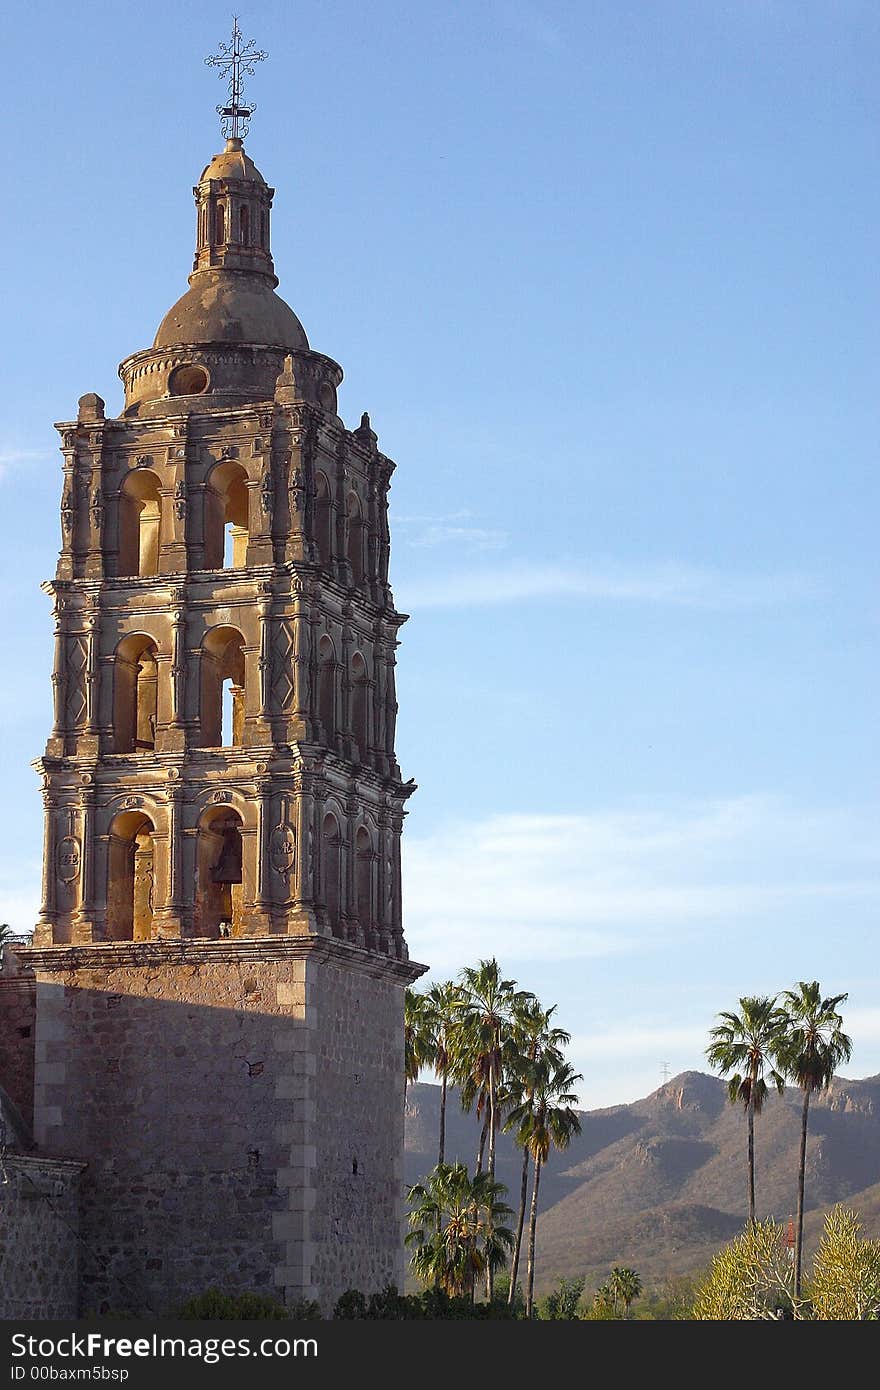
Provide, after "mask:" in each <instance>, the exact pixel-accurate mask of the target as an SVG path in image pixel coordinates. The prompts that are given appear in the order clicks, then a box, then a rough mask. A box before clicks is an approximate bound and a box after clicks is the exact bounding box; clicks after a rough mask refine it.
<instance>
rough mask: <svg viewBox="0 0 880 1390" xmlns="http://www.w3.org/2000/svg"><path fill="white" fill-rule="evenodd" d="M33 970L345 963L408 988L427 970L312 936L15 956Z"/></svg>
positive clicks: (113, 944)
mask: <svg viewBox="0 0 880 1390" xmlns="http://www.w3.org/2000/svg"><path fill="white" fill-rule="evenodd" d="M17 954H18V956H19V958H20V959H21V961H22V963H23V964H25V965H28V966H32V967H33V968H34V969H35V970H41V971H47V972H49V973H53V974H67V973H69V972H70V971H73V970H101V969H105V970H114V969H129V968H131V967H132V966H145V967H149V968H155V967H156V966H157V965H213V964H229V963H236V962H240V963H242V964H245V963H246V962H248V961H269V960H311V961H313V962H314V963H316V964H323V963H324V962H327V961H331V962H332V963H333V964H336V965H345V966H346V967H347V968H349V969H353V970H355V971H357V972H359V973H360V974H363V975H367V976H369V977H370V978H372V979H382V978H387V977H388V976H392V977H393V978H394V979H396V980H399V981H400V983H401V984H406V985H408V984H411V983H412V982H413V981H414V980H417V979H418V978H419V976H420V975H424V974H425V972H426V971H427V970H428V968H429V967H428V966H427V965H420V964H419V963H418V962H417V961H412V960H406V961H403V960H395V959H393V958H392V957H389V956H383V955H380V954H378V953H377V952H375V951H368V950H367V949H366V948H365V947H363V946H353V945H352V944H351V943H350V942H347V941H339V940H337V939H336V938H335V937H327V936H319V935H317V934H315V933H313V934H309V935H303V936H262V937H241V938H239V939H224V940H213V939H208V938H205V939H202V940H199V939H198V938H192V937H190V938H187V939H185V940H183V939H179V938H175V939H171V940H169V939H168V938H165V939H164V940H160V939H157V940H155V941H104V942H98V943H96V944H93V945H87V946H45V947H27V948H25V949H22V950H20V951H18V952H17Z"/></svg>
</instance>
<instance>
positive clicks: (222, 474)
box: [205, 460, 248, 570]
mask: <svg viewBox="0 0 880 1390" xmlns="http://www.w3.org/2000/svg"><path fill="white" fill-rule="evenodd" d="M247 546H248V491H247V474H246V473H245V471H244V469H243V468H242V466H241V464H240V463H235V462H233V461H232V460H227V461H226V462H225V463H220V464H218V465H217V467H216V468H215V469H214V470H213V472H212V473H211V476H210V478H209V479H208V485H207V488H206V489H205V568H206V569H209V570H219V569H241V568H242V567H243V566H244V565H246V564H247Z"/></svg>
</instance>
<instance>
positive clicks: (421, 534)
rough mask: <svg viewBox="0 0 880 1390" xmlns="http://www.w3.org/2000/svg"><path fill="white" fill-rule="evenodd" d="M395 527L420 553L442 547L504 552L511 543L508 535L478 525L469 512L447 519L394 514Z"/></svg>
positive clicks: (459, 512)
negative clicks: (508, 543) (505, 547)
mask: <svg viewBox="0 0 880 1390" xmlns="http://www.w3.org/2000/svg"><path fill="white" fill-rule="evenodd" d="M393 524H394V528H395V531H396V533H397V534H398V535H400V536H401V538H402V540H403V542H404V544H405V545H407V546H410V547H412V548H413V549H420V550H423V549H434V548H437V547H439V546H450V547H453V548H455V549H458V550H469V551H487V550H502V549H503V548H504V546H505V545H506V544H507V540H508V536H507V532H506V531H501V530H498V529H496V528H490V527H486V526H479V525H475V524H474V522H473V519H472V514H471V513H470V512H469V511H457V512H450V513H448V514H447V515H444V516H417V515H407V514H404V515H402V516H398V515H397V514H395V515H394V517H393Z"/></svg>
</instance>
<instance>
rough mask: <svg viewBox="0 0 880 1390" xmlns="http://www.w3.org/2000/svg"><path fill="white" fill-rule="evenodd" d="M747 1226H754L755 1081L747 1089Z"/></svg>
mask: <svg viewBox="0 0 880 1390" xmlns="http://www.w3.org/2000/svg"><path fill="white" fill-rule="evenodd" d="M748 1116H749V1225H750V1226H754V1224H755V1080H754V1077H753V1078H752V1084H751V1087H750V1089H749V1104H748Z"/></svg>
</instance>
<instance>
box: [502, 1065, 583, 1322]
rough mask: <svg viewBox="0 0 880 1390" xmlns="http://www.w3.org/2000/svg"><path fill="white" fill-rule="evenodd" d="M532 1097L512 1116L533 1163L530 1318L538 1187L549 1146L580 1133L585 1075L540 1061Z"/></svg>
mask: <svg viewBox="0 0 880 1390" xmlns="http://www.w3.org/2000/svg"><path fill="white" fill-rule="evenodd" d="M533 1069H534V1070H533V1076H532V1080H531V1085H530V1088H529V1092H530V1093H529V1097H528V1099H527V1100H526V1101H524V1102H523V1103H522V1104H521V1105H519V1106H516V1107H515V1109H514V1110H513V1112H512V1113H511V1116H510V1121H511V1125H514V1124H515V1125H516V1126H517V1136H516V1138H517V1143H518V1144H522V1146H523V1148H525V1149H526V1150H527V1151H528V1153H529V1154H530V1155H531V1158H532V1164H533V1166H534V1182H533V1184H532V1204H531V1209H530V1211H529V1244H528V1273H527V1276H526V1317H527V1318H531V1316H532V1310H533V1307H534V1290H535V1229H536V1227H537V1224H538V1190H539V1188H540V1185H541V1169H542V1168H543V1166H544V1164H545V1163H546V1162H547V1157H548V1155H549V1153H550V1149H551V1147H552V1148H556V1149H566V1148H568V1145H569V1143H570V1142H571V1138H572V1135H574V1134H580V1132H581V1122H580V1120H579V1119H578V1117H577V1112H576V1111H575V1109H574V1106H575V1104H576V1102H577V1096H576V1095H575V1094H574V1092H573V1090H572V1087H573V1086H574V1085H576V1083H577V1082H578V1081H582V1080H583V1077H582V1076H581V1074H580V1072H575V1071H573V1070H572V1068H571V1067H570V1066H569V1064H568V1062H560V1063H559V1064H558V1065H553V1064H552V1063H551V1064H549V1065H548V1064H547V1062H546V1061H545V1062H542V1061H540V1060H538V1061H536V1062H535V1063H533Z"/></svg>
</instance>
